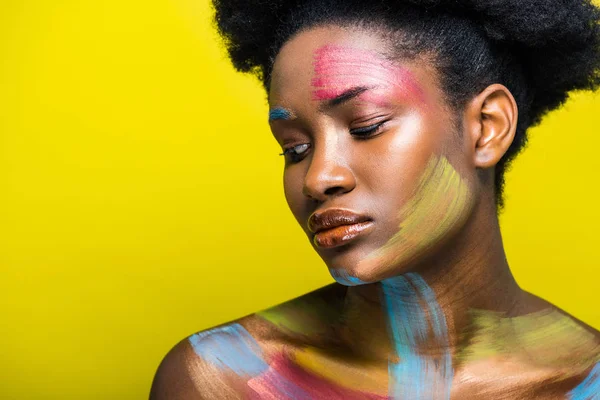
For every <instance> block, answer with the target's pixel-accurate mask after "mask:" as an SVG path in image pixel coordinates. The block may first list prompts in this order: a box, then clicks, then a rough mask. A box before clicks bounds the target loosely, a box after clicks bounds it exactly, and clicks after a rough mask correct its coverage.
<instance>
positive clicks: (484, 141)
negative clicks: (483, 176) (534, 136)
mask: <svg viewBox="0 0 600 400" xmlns="http://www.w3.org/2000/svg"><path fill="white" fill-rule="evenodd" d="M518 113H519V112H518V108H517V102H516V101H515V98H514V97H513V95H512V94H511V93H510V91H509V90H508V89H507V88H506V86H503V85H500V84H493V85H490V86H488V87H487V88H485V90H483V91H482V92H481V93H479V94H478V95H477V96H476V97H475V98H474V99H473V100H472V101H471V102H470V103H469V104H468V106H467V108H466V110H465V118H466V121H465V126H466V128H467V133H468V134H470V136H471V139H472V141H471V143H472V150H473V163H474V165H475V166H476V167H478V168H490V167H493V166H494V165H496V164H497V163H498V161H500V159H501V158H502V156H504V154H505V153H506V151H507V150H508V147H509V146H510V144H511V143H512V141H513V139H514V137H515V132H516V130H517V118H518Z"/></svg>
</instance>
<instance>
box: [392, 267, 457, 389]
mask: <svg viewBox="0 0 600 400" xmlns="http://www.w3.org/2000/svg"><path fill="white" fill-rule="evenodd" d="M382 287H383V297H384V301H385V307H386V311H387V317H388V328H389V331H390V335H391V339H392V342H393V346H394V349H395V352H396V356H397V358H398V360H397V361H395V360H394V361H390V362H389V374H390V385H389V394H390V396H391V397H392V398H397V399H433V398H435V399H450V389H451V387H452V379H453V376H454V371H453V368H452V355H451V352H450V348H449V339H448V327H447V324H446V318H445V316H444V313H443V311H442V309H441V307H440V305H439V304H438V302H437V300H436V296H435V293H434V292H433V289H431V288H430V287H429V286H428V285H427V283H426V282H425V280H424V279H423V278H422V277H421V276H420V275H418V274H416V273H407V274H405V275H401V276H397V277H394V278H390V279H387V280H384V281H382ZM431 335H433V337H431ZM431 341H433V342H434V343H435V345H436V347H437V346H439V348H440V353H439V355H435V356H433V355H422V354H419V353H418V352H417V351H416V349H418V347H419V345H423V344H425V343H428V342H431Z"/></svg>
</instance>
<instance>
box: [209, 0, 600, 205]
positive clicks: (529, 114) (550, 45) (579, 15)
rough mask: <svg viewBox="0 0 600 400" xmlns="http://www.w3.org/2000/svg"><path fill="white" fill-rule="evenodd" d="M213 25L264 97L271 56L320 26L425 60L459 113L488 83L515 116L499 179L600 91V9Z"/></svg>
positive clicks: (373, 2)
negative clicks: (354, 29) (531, 142)
mask: <svg viewBox="0 0 600 400" xmlns="http://www.w3.org/2000/svg"><path fill="white" fill-rule="evenodd" d="M213 5H214V9H215V15H214V22H215V25H216V29H217V31H218V32H219V34H220V35H221V37H222V38H223V40H224V43H225V45H226V48H227V50H228V53H229V57H230V59H231V61H232V63H233V65H234V67H235V68H236V69H237V70H238V71H241V72H250V73H253V74H255V75H256V76H257V77H258V78H259V79H260V80H261V81H262V83H263V85H264V87H265V89H266V91H267V92H268V88H269V83H270V74H271V70H272V67H273V62H274V60H275V56H276V55H277V53H278V52H279V50H280V49H281V47H282V46H283V44H284V43H285V42H286V41H287V40H288V39H290V38H291V37H292V36H293V35H295V34H296V33H298V32H299V31H301V30H304V29H307V28H310V27H315V26H318V25H324V24H336V25H340V26H360V27H364V28H372V29H376V30H378V31H380V32H385V33H387V35H386V37H388V38H390V41H391V44H392V46H393V47H394V49H396V50H397V52H398V57H403V58H416V57H418V56H419V55H421V54H425V53H427V54H432V55H433V60H434V64H435V66H436V68H437V71H438V72H439V75H440V77H441V78H440V79H441V83H442V86H443V88H444V93H445V94H446V100H447V101H448V103H449V104H450V105H451V106H452V107H454V109H455V110H456V111H462V109H463V108H462V107H464V106H465V105H466V104H467V102H468V101H469V100H470V99H471V98H472V97H473V96H475V95H477V94H478V93H480V92H481V91H482V90H483V89H485V87H487V86H488V85H490V84H493V83H501V84H503V85H505V86H506V87H507V88H508V89H509V90H510V91H511V93H512V94H513V96H514V97H515V100H516V102H517V105H518V108H519V121H518V124H517V131H516V136H515V138H514V141H513V143H512V144H511V146H510V148H509V149H508V151H507V153H506V154H505V155H504V157H503V158H502V159H501V160H500V162H499V163H498V164H497V165H496V168H495V195H496V205H497V207H498V210H501V209H502V208H503V206H504V200H503V189H504V173H505V171H506V169H507V166H508V165H509V164H510V162H511V161H512V160H513V159H514V157H515V156H516V155H517V154H518V153H519V152H520V151H521V150H522V149H523V147H524V146H525V144H526V142H527V135H526V132H527V129H528V128H529V127H530V126H533V125H536V124H538V123H539V122H540V120H541V118H542V116H544V115H545V114H546V113H547V112H549V111H551V110H553V109H556V108H558V107H559V106H560V105H561V104H563V103H564V102H565V100H566V99H567V97H568V92H570V91H572V90H596V89H597V88H598V86H600V9H599V8H598V7H596V6H595V5H594V4H592V3H591V1H590V0H213Z"/></svg>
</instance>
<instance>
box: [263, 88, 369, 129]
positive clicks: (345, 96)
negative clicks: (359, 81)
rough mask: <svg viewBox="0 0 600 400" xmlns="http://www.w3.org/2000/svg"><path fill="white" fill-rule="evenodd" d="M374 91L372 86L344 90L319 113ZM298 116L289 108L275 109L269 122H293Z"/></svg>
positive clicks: (270, 111)
mask: <svg viewBox="0 0 600 400" xmlns="http://www.w3.org/2000/svg"><path fill="white" fill-rule="evenodd" d="M369 89H372V87H370V86H354V87H351V88H349V89H347V90H344V91H343V92H342V93H340V94H339V95H337V96H335V97H334V98H332V99H329V100H327V101H326V102H325V103H324V104H322V105H321V106H320V107H319V111H324V110H328V109H331V108H333V107H336V106H340V105H342V104H344V103H346V102H348V101H350V100H352V99H353V98H355V97H357V96H359V95H360V94H361V93H364V92H366V91H367V90H369ZM295 118H296V116H295V115H294V113H293V112H292V111H290V110H288V109H287V108H283V107H275V108H272V109H271V110H269V122H271V121H275V120H278V119H283V120H291V119H295Z"/></svg>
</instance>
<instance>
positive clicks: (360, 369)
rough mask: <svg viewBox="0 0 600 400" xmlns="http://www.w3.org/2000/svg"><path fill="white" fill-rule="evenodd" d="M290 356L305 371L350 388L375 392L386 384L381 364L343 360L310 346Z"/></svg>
mask: <svg viewBox="0 0 600 400" xmlns="http://www.w3.org/2000/svg"><path fill="white" fill-rule="evenodd" d="M292 358H293V360H294V362H295V363H296V364H297V365H298V366H300V367H302V368H303V369H305V370H306V371H310V373H312V374H314V375H317V376H320V377H322V378H323V379H325V380H328V381H330V382H332V383H333V384H335V385H338V386H341V387H344V388H347V389H350V390H355V391H362V392H373V393H377V392H380V391H381V388H382V387H383V388H385V387H386V386H387V382H388V371H387V369H386V368H382V366H381V365H375V364H373V363H369V362H359V363H350V362H344V360H340V359H333V358H331V357H329V356H328V354H322V351H320V350H319V349H315V348H310V347H306V348H303V349H300V350H297V351H295V352H294V353H293V356H292Z"/></svg>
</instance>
